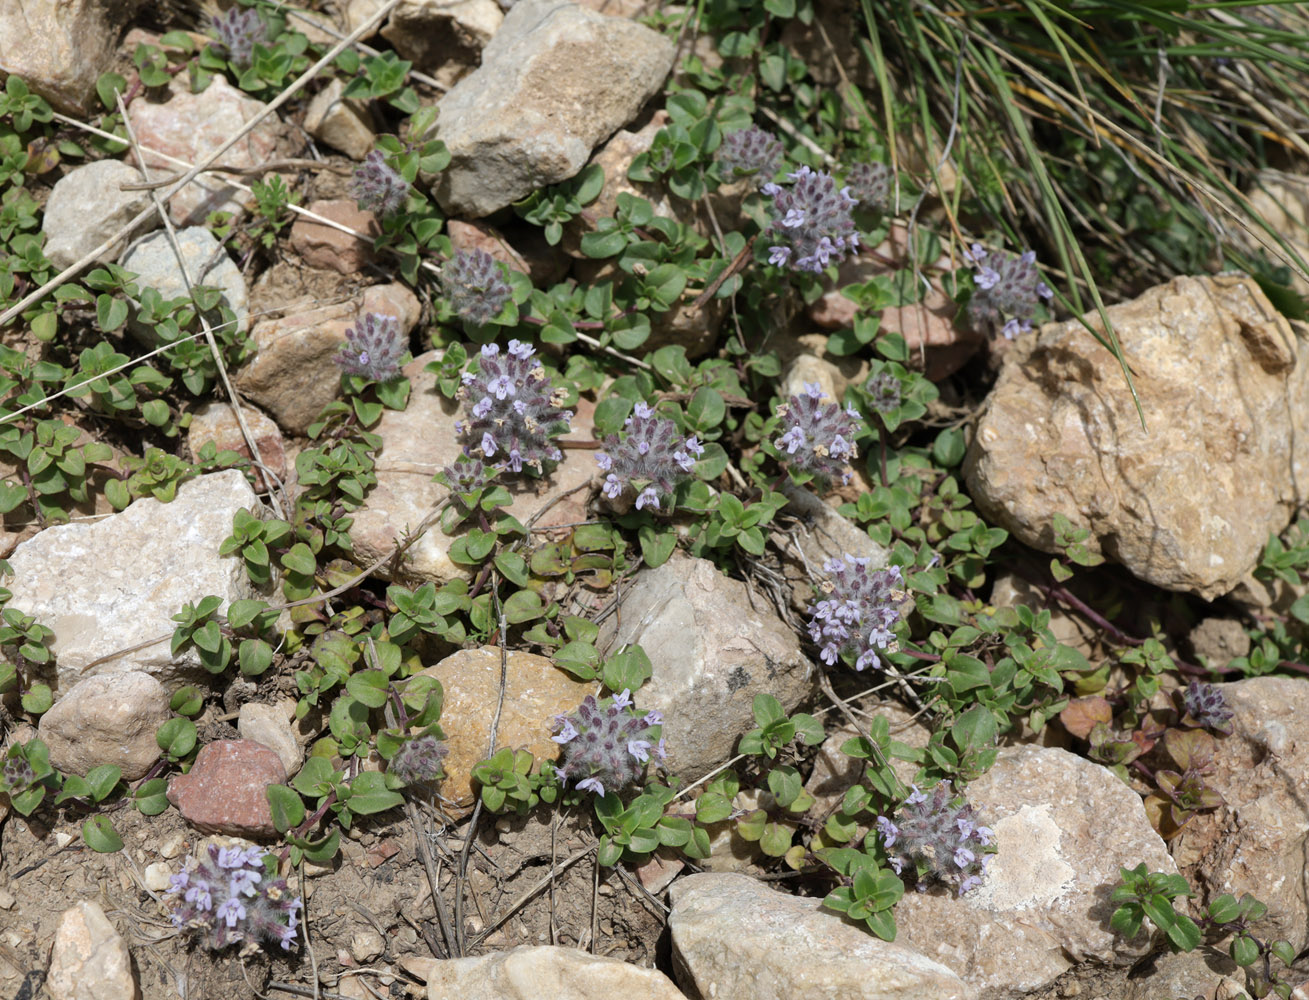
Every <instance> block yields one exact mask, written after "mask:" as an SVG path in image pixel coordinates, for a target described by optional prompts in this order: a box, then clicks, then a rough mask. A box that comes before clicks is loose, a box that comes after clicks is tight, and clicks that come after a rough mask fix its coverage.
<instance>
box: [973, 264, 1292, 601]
mask: <svg viewBox="0 0 1309 1000" xmlns="http://www.w3.org/2000/svg"><path fill="white" fill-rule="evenodd" d="M1109 314H1110V318H1111V319H1112V320H1113V323H1114V327H1115V330H1116V332H1117V335H1118V338H1119V341H1120V342H1121V343H1122V345H1123V350H1124V352H1125V355H1126V358H1127V361H1128V363H1129V364H1130V365H1131V368H1132V371H1133V372H1134V379H1135V386H1136V389H1137V392H1138V394H1139V396H1140V401H1141V407H1142V410H1143V413H1144V418H1145V424H1146V427H1145V429H1142V427H1141V423H1140V419H1139V418H1138V416H1137V412H1136V407H1135V405H1134V402H1133V400H1132V397H1131V395H1130V393H1129V392H1128V389H1127V385H1126V382H1125V381H1124V378H1123V374H1122V372H1121V371H1120V370H1119V368H1118V366H1117V365H1116V364H1115V363H1114V362H1113V360H1112V358H1111V357H1110V356H1109V354H1108V353H1107V352H1106V351H1105V350H1104V349H1103V348H1102V347H1100V346H1099V345H1098V344H1097V343H1096V342H1095V341H1094V340H1093V339H1092V338H1091V336H1090V335H1089V334H1088V333H1086V331H1085V330H1084V329H1083V328H1082V326H1081V324H1080V323H1078V322H1068V323H1058V324H1050V325H1047V326H1046V327H1045V328H1044V329H1043V330H1042V331H1041V333H1040V335H1039V337H1030V338H1024V339H1023V340H1020V341H1018V342H1017V344H1016V345H1015V349H1014V350H1011V351H1010V352H1008V354H1006V356H1005V362H1004V368H1003V370H1002V371H1001V374H1000V379H999V381H998V383H997V384H996V387H995V389H994V390H993V392H992V394H991V398H990V400H989V402H988V404H987V410H986V412H985V414H984V415H983V417H982V420H981V423H980V425H979V427H978V431H977V435H976V438H975V440H974V442H973V446H972V448H971V449H970V451H969V454H968V457H967V459H966V462H965V473H966V475H967V479H968V484H969V487H970V492H971V493H972V496H973V499H974V501H975V502H976V504H977V506H978V508H979V509H980V511H981V512H982V513H983V514H984V515H985V516H986V517H987V519H988V520H991V521H992V522H993V523H997V524H999V525H1000V526H1002V527H1004V528H1006V529H1008V530H1009V531H1010V532H1011V533H1012V534H1013V535H1014V536H1015V537H1016V538H1017V539H1018V540H1019V541H1022V542H1023V543H1025V544H1027V545H1031V546H1033V547H1035V548H1038V549H1042V550H1044V551H1047V552H1049V551H1053V548H1054V537H1053V529H1052V525H1051V515H1052V514H1053V513H1054V512H1062V513H1063V514H1065V515H1066V516H1067V517H1068V518H1069V520H1070V521H1071V522H1072V523H1073V526H1074V527H1081V528H1088V529H1090V531H1091V537H1090V539H1089V541H1088V545H1089V547H1090V548H1091V549H1092V551H1099V552H1103V554H1104V555H1106V556H1107V557H1109V558H1112V559H1115V560H1116V561H1118V562H1120V563H1122V564H1123V565H1124V566H1125V567H1127V569H1129V570H1130V571H1131V572H1132V573H1134V574H1135V575H1136V576H1137V577H1139V578H1141V579H1143V580H1145V581H1147V582H1149V583H1153V584H1156V585H1158V586H1160V587H1164V588H1167V589H1169V590H1180V591H1189V592H1191V593H1195V594H1198V595H1199V596H1201V597H1203V598H1205V599H1206V600H1212V599H1213V598H1215V597H1217V596H1218V595H1220V594H1224V593H1226V592H1227V591H1229V590H1231V589H1232V588H1233V587H1235V586H1236V585H1237V584H1238V583H1239V582H1240V581H1241V579H1242V577H1244V576H1245V574H1246V573H1247V572H1249V571H1250V570H1251V569H1252V568H1253V567H1254V565H1255V563H1256V561H1257V559H1258V557H1259V553H1260V551H1261V550H1262V549H1263V546H1264V543H1265V542H1266V541H1267V540H1268V536H1269V535H1270V534H1276V533H1278V532H1280V531H1281V530H1282V529H1283V528H1284V527H1286V525H1287V523H1288V521H1289V520H1290V516H1291V512H1292V511H1293V510H1294V509H1295V507H1296V506H1297V505H1298V504H1299V503H1301V502H1303V497H1304V495H1305V483H1304V476H1305V471H1304V470H1305V467H1306V461H1307V459H1309V451H1307V450H1306V449H1309V428H1307V427H1306V426H1305V414H1306V413H1307V412H1309V411H1306V410H1305V409H1304V408H1303V407H1298V406H1293V405H1292V404H1291V401H1292V400H1299V399H1304V398H1306V394H1307V390H1309V364H1306V362H1305V360H1304V359H1305V357H1307V356H1309V355H1307V354H1306V350H1305V348H1304V346H1303V345H1302V343H1301V342H1300V340H1299V338H1297V337H1296V335H1295V333H1294V332H1293V331H1292V329H1291V327H1290V325H1289V324H1288V323H1287V321H1286V320H1285V319H1284V318H1283V317H1282V316H1280V315H1279V314H1278V313H1277V312H1276V311H1275V310H1274V309H1273V307H1272V305H1271V304H1270V303H1269V302H1268V300H1267V298H1266V297H1265V296H1264V294H1263V292H1261V291H1260V290H1259V288H1258V286H1257V285H1256V284H1255V283H1254V282H1253V281H1252V280H1250V279H1249V278H1244V277H1239V276H1233V275H1226V276H1219V277H1215V278H1176V279H1174V280H1173V281H1171V282H1169V283H1168V284H1167V285H1161V286H1158V287H1156V288H1152V289H1150V290H1149V291H1148V292H1146V293H1145V294H1144V295H1142V296H1141V297H1140V298H1138V299H1136V300H1134V301H1132V302H1126V303H1122V304H1120V305H1117V306H1111V307H1110V308H1109ZM1088 322H1090V323H1091V324H1092V326H1095V325H1096V324H1097V322H1098V320H1097V318H1096V317H1094V316H1089V317H1088Z"/></svg>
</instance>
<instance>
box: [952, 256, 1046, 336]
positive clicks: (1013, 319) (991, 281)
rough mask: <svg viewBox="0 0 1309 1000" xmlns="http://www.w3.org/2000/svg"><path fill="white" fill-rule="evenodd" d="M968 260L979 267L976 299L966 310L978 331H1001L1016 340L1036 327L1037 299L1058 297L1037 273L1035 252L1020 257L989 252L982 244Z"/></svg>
mask: <svg viewBox="0 0 1309 1000" xmlns="http://www.w3.org/2000/svg"><path fill="white" fill-rule="evenodd" d="M964 259H965V260H967V261H968V262H969V263H970V264H972V265H973V267H974V268H975V271H974V273H973V285H974V290H973V296H972V298H971V299H969V300H968V308H967V311H966V316H967V318H968V321H969V323H970V324H971V325H972V327H973V329H975V330H980V331H994V330H996V329H999V331H1000V333H1001V334H1003V335H1004V336H1005V337H1006V338H1007V339H1009V340H1013V339H1014V338H1015V337H1017V336H1018V335H1019V334H1020V333H1026V332H1027V331H1029V330H1030V329H1031V328H1032V317H1033V316H1035V315H1036V307H1037V305H1038V304H1039V303H1038V301H1037V300H1038V299H1046V300H1049V299H1051V298H1053V297H1054V292H1052V291H1051V290H1050V288H1049V286H1048V285H1046V283H1045V282H1043V281H1042V280H1041V279H1040V277H1039V276H1038V275H1037V273H1036V254H1035V253H1033V252H1032V251H1031V250H1028V251H1026V252H1024V253H1022V254H1019V255H1014V254H1011V253H1005V252H1004V251H996V252H995V253H988V252H987V251H986V250H984V249H982V245H981V244H980V243H974V244H973V245H972V248H971V249H970V250H966V251H965V252H964Z"/></svg>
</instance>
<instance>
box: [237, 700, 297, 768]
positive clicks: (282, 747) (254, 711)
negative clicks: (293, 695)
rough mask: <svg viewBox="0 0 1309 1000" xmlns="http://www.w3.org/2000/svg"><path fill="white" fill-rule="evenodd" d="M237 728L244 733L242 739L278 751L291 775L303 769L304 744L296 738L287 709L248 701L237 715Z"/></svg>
mask: <svg viewBox="0 0 1309 1000" xmlns="http://www.w3.org/2000/svg"><path fill="white" fill-rule="evenodd" d="M236 731H237V732H238V733H240V734H241V739H243V740H254V742H256V743H262V744H263V745H264V746H266V747H268V749H270V750H272V751H273V752H274V753H275V754H277V758H278V760H280V761H281V762H282V766H283V767H285V768H286V775H287V777H288V778H293V777H295V775H296V774H297V773H299V771H300V766H301V765H302V764H304V762H305V752H304V748H303V747H301V746H300V743H299V742H298V741H297V740H296V738H295V733H294V732H292V730H291V723H290V721H289V720H288V719H287V716H286V712H285V711H284V710H283V709H282V708H281V707H280V706H278V705H269V704H266V703H264V702H258V701H248V702H246V703H245V704H244V705H242V706H241V711H240V714H239V715H238V716H237V720H236Z"/></svg>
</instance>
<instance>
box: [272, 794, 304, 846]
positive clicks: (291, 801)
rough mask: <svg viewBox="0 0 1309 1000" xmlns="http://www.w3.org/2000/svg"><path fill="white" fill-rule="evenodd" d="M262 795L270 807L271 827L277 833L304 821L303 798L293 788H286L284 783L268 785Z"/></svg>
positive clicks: (282, 832) (284, 831)
mask: <svg viewBox="0 0 1309 1000" xmlns="http://www.w3.org/2000/svg"><path fill="white" fill-rule="evenodd" d="M264 796H265V797H266V798H267V799H268V804H269V806H271V807H272V810H273V828H274V829H276V830H277V832H278V833H281V834H284V833H286V832H287V831H288V830H291V829H294V828H295V827H297V826H299V825H300V824H301V823H303V822H304V819H305V804H304V800H303V799H301V798H300V795H299V793H298V792H296V790H295V789H294V788H288V787H287V786H286V785H269V786H268V787H267V788H265V789H264Z"/></svg>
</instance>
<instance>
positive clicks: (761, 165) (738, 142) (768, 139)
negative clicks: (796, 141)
mask: <svg viewBox="0 0 1309 1000" xmlns="http://www.w3.org/2000/svg"><path fill="white" fill-rule="evenodd" d="M714 159H716V160H717V161H718V163H719V165H720V166H721V167H722V168H723V176H724V177H726V178H727V179H728V180H729V181H731V180H736V179H738V178H741V177H754V178H755V179H756V180H758V181H759V182H760V183H763V182H765V181H770V180H772V179H773V175H774V174H776V173H777V168H778V167H780V166H781V164H782V144H781V143H780V142H778V141H777V139H776V138H774V136H773V135H772V133H770V132H765V131H764V130H763V129H761V128H759V127H758V126H757V125H751V126H750V127H749V128H745V129H741V130H739V131H737V132H728V133H727V135H725V136H724V137H723V144H722V145H721V146H719V147H718V153H717V154H716V155H715V157H714Z"/></svg>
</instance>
